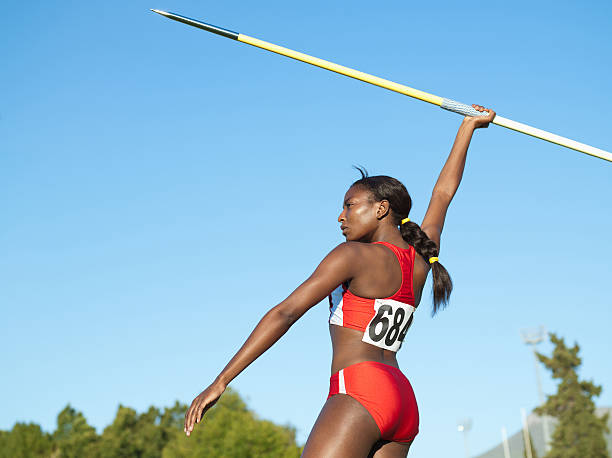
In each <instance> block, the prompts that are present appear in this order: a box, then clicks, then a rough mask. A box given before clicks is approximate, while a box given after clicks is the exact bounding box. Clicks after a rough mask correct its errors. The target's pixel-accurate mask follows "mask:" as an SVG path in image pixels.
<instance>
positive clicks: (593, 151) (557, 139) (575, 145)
mask: <svg viewBox="0 0 612 458" xmlns="http://www.w3.org/2000/svg"><path fill="white" fill-rule="evenodd" d="M152 11H154V12H156V13H158V14H161V15H162V16H165V17H167V18H169V19H173V20H175V21H178V22H182V23H184V24H188V25H191V26H193V27H198V28H200V29H203V30H206V31H208V32H212V33H216V34H217V35H221V36H224V37H226V38H231V39H233V40H237V41H241V42H242V43H246V44H249V45H251V46H256V47H258V48H261V49H265V50H266V51H271V52H274V53H277V54H280V55H282V56H286V57H290V58H292V59H296V60H299V61H302V62H306V63H307V64H311V65H315V66H317V67H321V68H324V69H326V70H330V71H332V72H336V73H339V74H341V75H345V76H349V77H351V78H355V79H358V80H360V81H364V82H366V83H370V84H373V85H375V86H379V87H382V88H385V89H389V90H390V91H394V92H399V93H400V94H404V95H407V96H409V97H413V98H415V99H418V100H422V101H424V102H429V103H432V104H434V105H438V106H439V107H441V108H444V109H445V110H448V111H452V112H454V113H458V114H462V115H464V116H483V115H486V113H481V112H479V111H477V110H475V109H474V108H472V107H471V106H469V105H466V104H464V103H461V102H457V101H455V100H451V99H446V98H444V97H439V96H437V95H433V94H429V93H427V92H423V91H419V90H418V89H414V88H411V87H409V86H405V85H403V84H399V83H394V82H393V81H389V80H386V79H384V78H379V77H377V76H373V75H370V74H368V73H364V72H360V71H358V70H354V69H352V68H349V67H345V66H343V65H338V64H334V63H333V62H329V61H327V60H323V59H319V58H317V57H313V56H309V55H308V54H304V53H301V52H297V51H293V50H292V49H288V48H284V47H282V46H278V45H275V44H272V43H268V42H267V41H263V40H259V39H257V38H253V37H249V36H248V35H244V34H242V33H237V32H233V31H231V30H227V29H223V28H221V27H217V26H214V25H211V24H206V23H204V22H201V21H197V20H195V19H191V18H188V17H185V16H181V15H179V14H174V13H168V12H166V11H160V10H155V9H154V10H152ZM492 123H493V124H497V125H498V126H502V127H506V128H508V129H512V130H515V131H517V132H521V133H523V134H527V135H531V136H532V137H536V138H540V139H542V140H546V141H549V142H551V143H555V144H557V145H561V146H565V147H566V148H571V149H573V150H576V151H580V152H581V153H585V154H589V155H591V156H594V157H599V158H601V159H604V160H606V161H610V162H612V153H609V152H608V151H604V150H602V149H599V148H595V147H593V146H590V145H586V144H584V143H580V142H577V141H575V140H571V139H569V138H566V137H562V136H560V135H556V134H553V133H550V132H547V131H545V130H541V129H537V128H535V127H532V126H528V125H527V124H522V123H520V122H516V121H513V120H511V119H507V118H503V117H501V116H499V115H496V116H495V118H494V119H493V121H492Z"/></svg>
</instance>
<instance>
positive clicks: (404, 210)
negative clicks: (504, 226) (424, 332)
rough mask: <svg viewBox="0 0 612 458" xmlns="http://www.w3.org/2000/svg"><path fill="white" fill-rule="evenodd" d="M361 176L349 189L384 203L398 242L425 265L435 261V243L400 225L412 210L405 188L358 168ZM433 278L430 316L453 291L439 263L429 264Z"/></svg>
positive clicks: (416, 229) (411, 226)
mask: <svg viewBox="0 0 612 458" xmlns="http://www.w3.org/2000/svg"><path fill="white" fill-rule="evenodd" d="M355 168H356V169H357V170H359V172H360V173H361V178H360V179H359V180H357V181H355V182H354V183H353V184H352V185H351V187H353V186H357V187H361V188H363V189H365V190H367V191H369V192H370V193H371V195H372V197H373V199H374V200H375V201H381V200H386V201H388V202H389V205H390V207H391V214H390V215H389V216H390V217H391V218H393V224H395V225H397V226H400V233H401V234H402V238H403V239H404V240H405V241H406V242H407V243H408V244H410V245H412V246H413V247H414V249H415V251H416V252H417V253H418V254H419V255H420V256H421V257H422V258H423V259H424V260H425V262H427V263H429V258H432V257H438V253H439V251H440V250H439V248H438V245H436V243H435V242H434V241H433V240H431V239H430V238H429V237H428V236H427V234H426V233H425V232H423V231H422V230H421V227H420V226H419V225H418V224H416V223H414V222H412V221H409V222H406V223H404V224H401V225H400V223H401V221H402V220H403V219H404V218H407V217H408V214H409V213H410V209H411V208H412V199H411V198H410V194H408V191H407V190H406V187H405V186H404V185H403V184H402V183H401V182H400V181H399V180H396V179H395V178H392V177H388V176H385V175H378V176H372V177H371V176H368V172H367V171H366V170H365V169H363V168H361V167H355ZM431 269H432V274H433V309H432V313H431V314H432V316H433V315H435V314H436V313H437V312H438V310H439V309H440V308H442V309H444V308H445V307H446V305H447V304H448V300H449V298H450V294H451V291H452V290H453V282H452V280H451V278H450V275H449V274H448V272H447V270H446V269H445V268H444V266H443V265H442V264H440V263H439V262H437V261H436V262H434V263H433V264H431Z"/></svg>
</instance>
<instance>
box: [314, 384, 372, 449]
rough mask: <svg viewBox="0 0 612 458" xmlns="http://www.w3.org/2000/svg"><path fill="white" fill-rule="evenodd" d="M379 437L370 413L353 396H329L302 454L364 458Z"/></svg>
mask: <svg viewBox="0 0 612 458" xmlns="http://www.w3.org/2000/svg"><path fill="white" fill-rule="evenodd" d="M379 439H380V430H379V429H378V426H377V425H376V422H375V421H374V419H373V418H372V416H371V415H370V413H369V412H368V411H367V410H366V409H365V407H363V406H362V405H361V404H360V403H359V402H357V401H356V400H355V399H353V398H352V397H350V396H348V395H346V394H336V395H334V396H332V397H331V398H329V399H328V400H327V402H325V405H324V406H323V409H322V410H321V413H320V414H319V418H317V421H316V422H315V424H314V426H313V427H312V431H311V432H310V435H309V436H308V440H307V441H306V445H305V446H304V452H303V453H302V458H320V457H326V458H344V457H346V458H359V457H363V458H366V457H367V456H368V454H369V453H370V450H371V449H372V446H373V445H374V444H375V443H376V442H377V441H378V440H379Z"/></svg>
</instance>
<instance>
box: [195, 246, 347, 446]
mask: <svg viewBox="0 0 612 458" xmlns="http://www.w3.org/2000/svg"><path fill="white" fill-rule="evenodd" d="M357 259H358V254H357V251H356V248H355V245H354V244H353V243H351V242H347V243H343V244H341V245H339V246H337V247H336V248H334V250H332V251H331V252H330V253H329V254H328V255H327V256H326V257H325V259H323V261H321V264H319V266H318V267H317V269H316V270H315V271H314V273H313V274H312V275H311V276H310V277H309V278H308V279H307V280H306V281H305V282H304V283H302V284H301V285H300V286H298V288H297V289H296V290H295V291H293V293H291V294H290V295H289V297H287V299H285V300H284V301H283V302H281V303H280V304H278V305H277V306H276V307H273V308H272V309H271V310H269V311H268V313H266V314H265V315H264V317H263V318H262V319H261V320H260V321H259V323H258V324H257V326H256V327H255V329H254V330H253V332H252V333H251V335H250V336H249V337H248V339H247V340H246V342H245V343H244V345H242V347H241V348H240V350H238V352H237V353H236V354H235V355H234V357H233V358H232V359H231V360H230V362H229V363H227V365H226V366H225V368H224V369H223V370H222V371H221V373H220V374H219V375H218V376H217V378H216V380H215V381H214V382H213V383H212V384H211V385H210V386H209V387H208V388H206V389H205V390H204V391H202V393H200V394H199V395H198V396H197V397H196V398H195V399H194V400H193V402H192V403H191V407H189V409H188V410H187V413H186V414H185V433H186V434H187V435H188V436H189V435H190V434H191V432H192V431H193V428H194V426H195V424H196V423H199V422H200V420H201V419H202V416H203V415H204V414H205V413H206V411H207V410H208V409H209V408H211V407H212V406H213V405H215V403H216V402H217V400H218V399H219V397H221V395H222V394H223V392H224V391H225V388H226V387H227V385H228V384H229V383H230V382H231V381H232V380H233V379H234V378H235V377H236V376H237V375H238V374H239V373H240V372H242V371H243V370H244V369H245V368H246V367H247V366H248V365H249V364H251V363H252V362H253V361H255V360H256V359H257V358H258V357H259V356H260V355H261V354H262V353H264V352H265V351H266V350H267V349H268V348H270V347H271V346H272V345H273V344H274V343H275V342H276V341H277V340H278V339H280V338H281V337H282V336H283V335H284V334H285V333H286V332H287V331H288V330H289V328H290V327H291V325H293V323H295V322H296V321H297V320H298V319H299V318H300V317H301V316H302V315H303V314H304V313H306V312H307V311H308V309H310V308H311V307H313V306H315V305H316V304H318V303H319V302H321V301H322V300H323V299H325V298H326V297H327V296H328V295H329V294H330V293H331V292H332V291H333V290H334V289H335V288H336V287H337V286H338V285H340V284H341V283H343V282H345V281H348V280H350V279H351V278H353V277H354V275H355V273H356V270H357V269H359V263H358V262H357Z"/></svg>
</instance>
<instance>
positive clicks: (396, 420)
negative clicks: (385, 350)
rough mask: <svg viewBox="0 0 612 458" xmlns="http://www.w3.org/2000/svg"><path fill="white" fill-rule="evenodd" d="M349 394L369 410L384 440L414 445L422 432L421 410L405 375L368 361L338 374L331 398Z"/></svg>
mask: <svg viewBox="0 0 612 458" xmlns="http://www.w3.org/2000/svg"><path fill="white" fill-rule="evenodd" d="M339 393H343V394H348V395H349V396H350V397H352V398H354V399H356V400H357V401H358V402H359V403H360V404H361V405H362V406H364V407H365V408H366V410H367V411H368V412H370V415H372V417H373V418H374V421H375V422H376V424H377V425H378V429H380V436H381V438H382V439H384V440H388V441H393V442H412V440H413V439H414V437H415V436H416V435H417V433H418V432H419V409H418V407H417V403H416V399H415V397H414V391H412V386H410V382H409V381H408V379H407V378H406V377H405V376H404V374H402V372H401V371H400V370H399V369H397V368H395V367H393V366H389V365H387V364H383V363H378V362H375V361H364V362H362V363H357V364H353V365H351V366H349V367H345V368H344V369H342V370H340V371H339V372H336V373H335V374H334V375H332V376H331V379H330V381H329V396H328V397H327V398H328V399H329V398H330V397H331V396H333V395H334V394H339Z"/></svg>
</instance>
